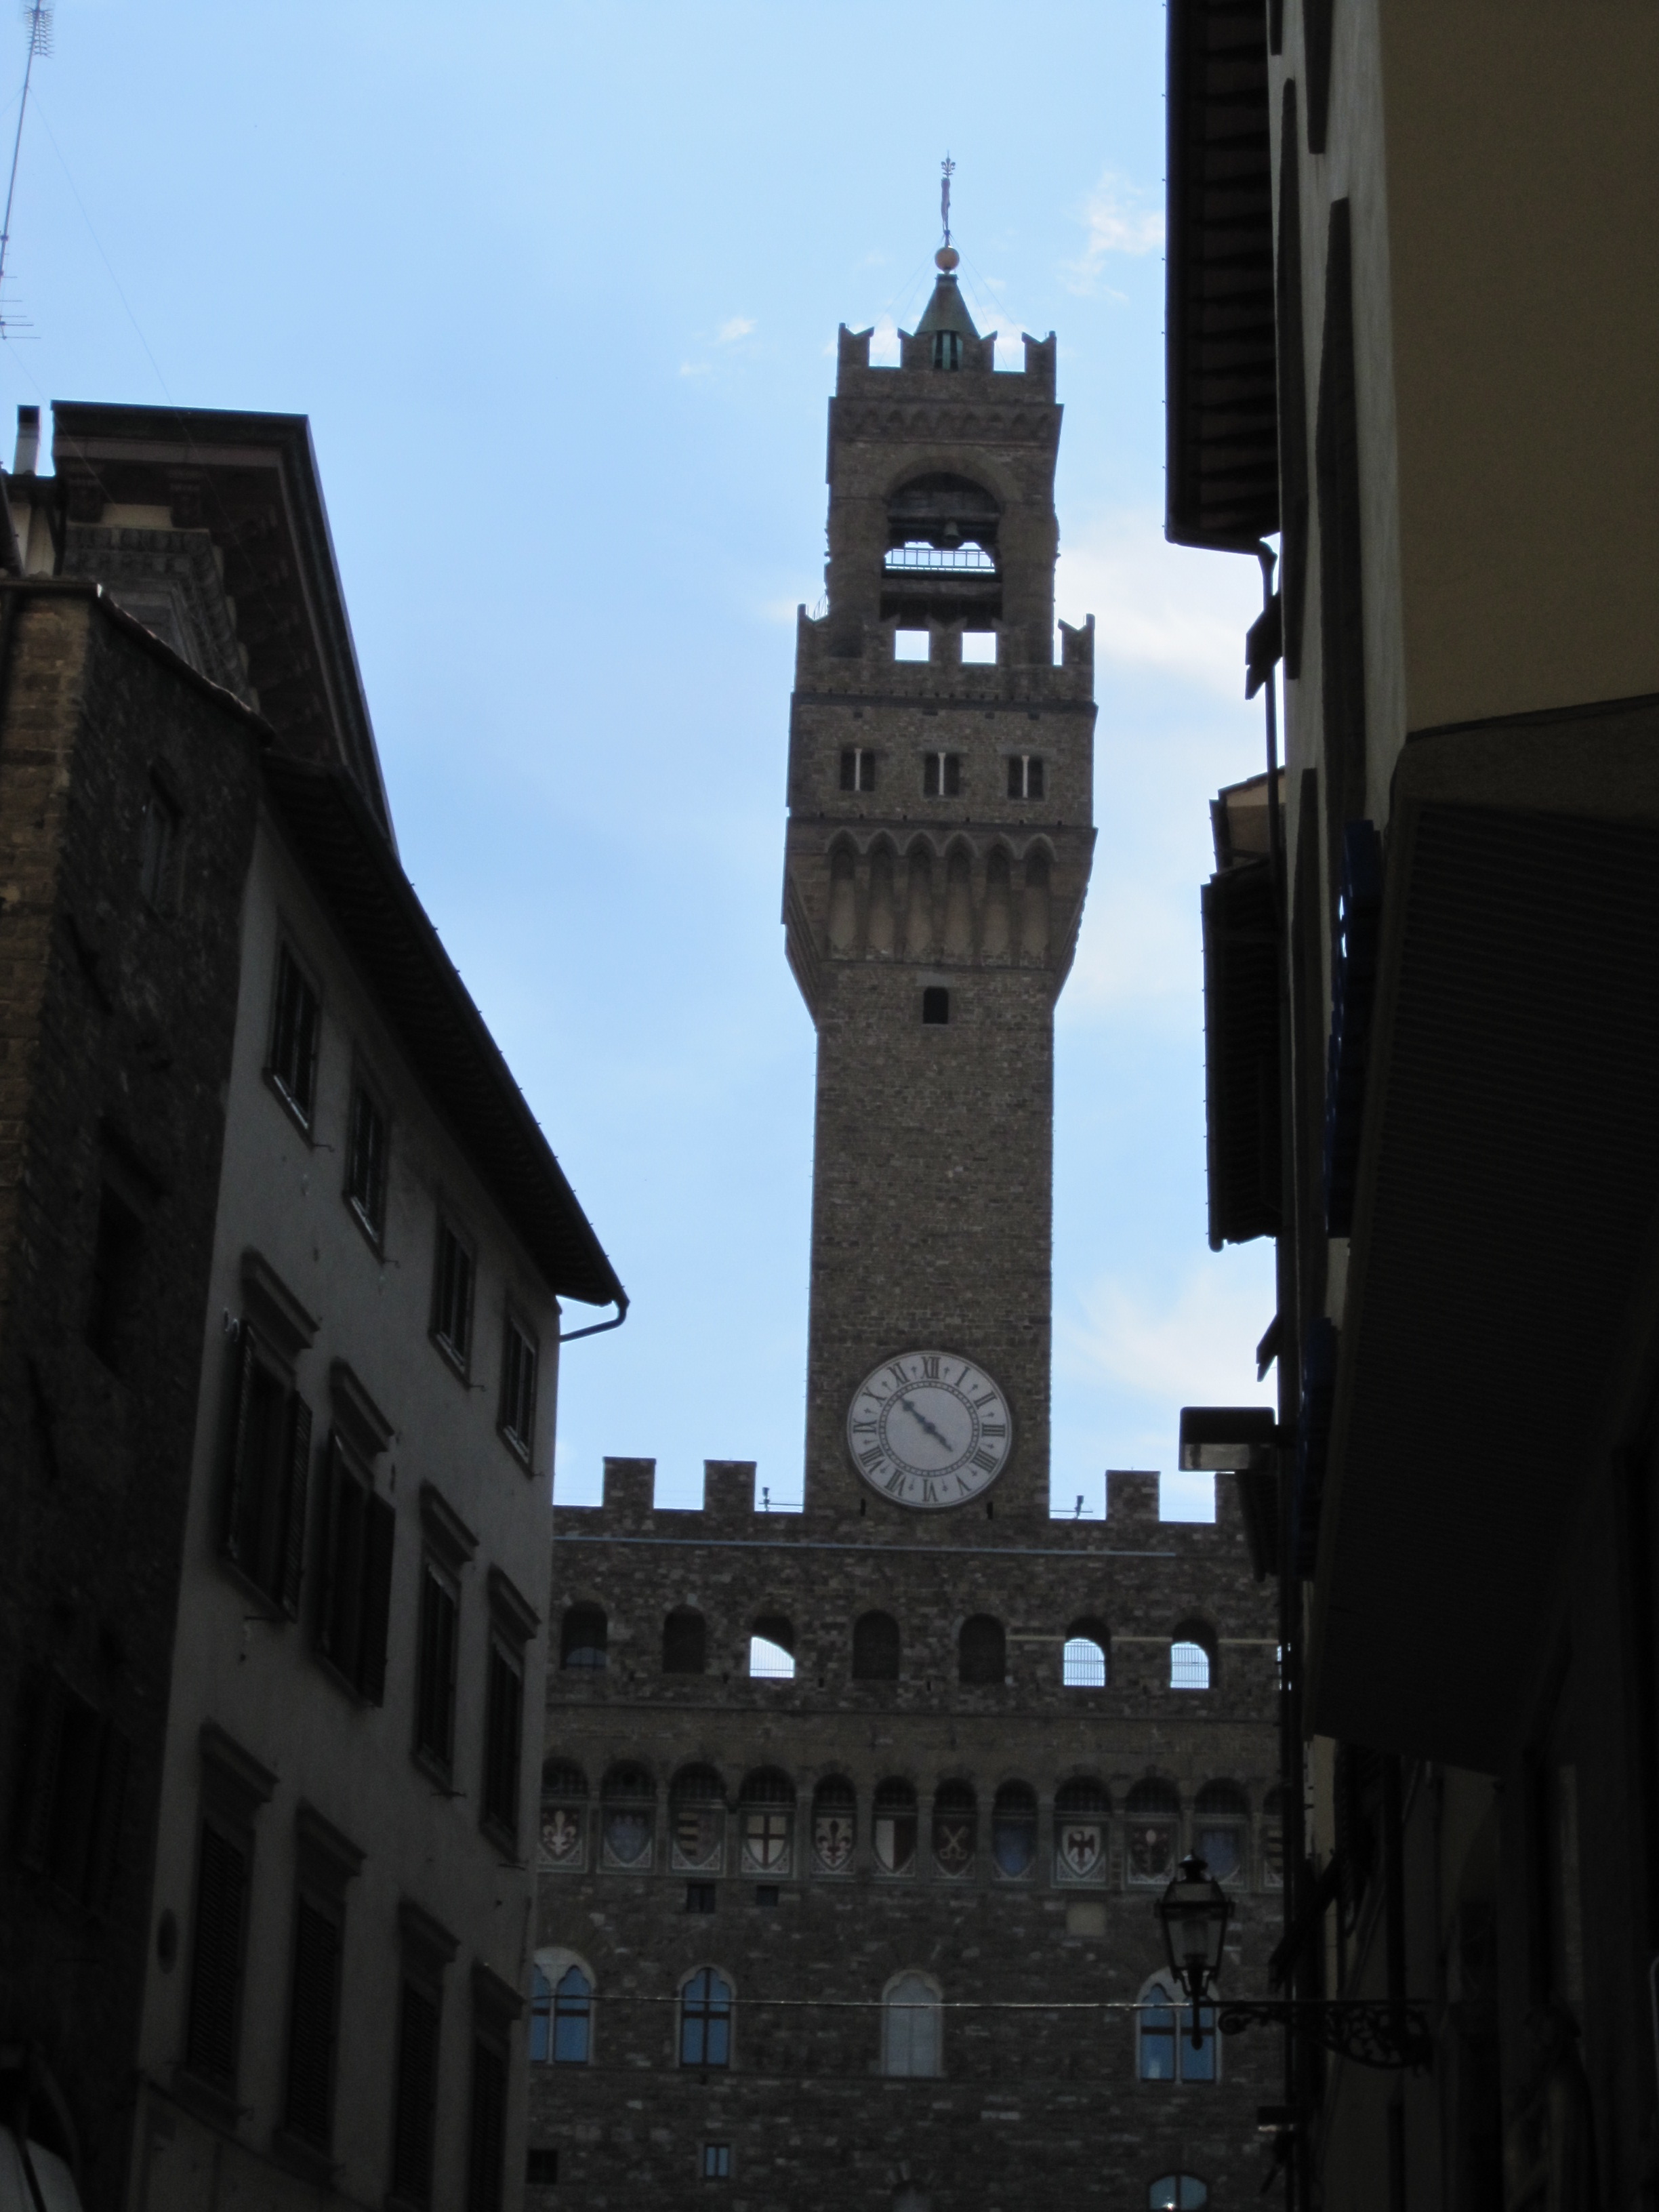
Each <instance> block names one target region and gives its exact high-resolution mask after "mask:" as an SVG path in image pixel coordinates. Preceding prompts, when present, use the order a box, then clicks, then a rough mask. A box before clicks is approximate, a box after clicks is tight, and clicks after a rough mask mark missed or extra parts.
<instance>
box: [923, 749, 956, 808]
mask: <svg viewBox="0 0 1659 2212" xmlns="http://www.w3.org/2000/svg"><path fill="white" fill-rule="evenodd" d="M921 795H922V797H923V798H924V799H958V798H960V797H961V795H962V755H961V754H960V753H925V754H924V755H923V756H922V763H921Z"/></svg>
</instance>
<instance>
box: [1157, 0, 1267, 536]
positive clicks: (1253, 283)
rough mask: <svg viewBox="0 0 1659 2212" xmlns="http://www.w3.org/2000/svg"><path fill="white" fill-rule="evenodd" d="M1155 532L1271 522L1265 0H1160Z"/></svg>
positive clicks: (1259, 532) (1240, 531)
mask: <svg viewBox="0 0 1659 2212" xmlns="http://www.w3.org/2000/svg"><path fill="white" fill-rule="evenodd" d="M1169 23H1170V52H1169V88H1168V105H1167V125H1168V131H1169V148H1168V160H1167V169H1166V173H1167V178H1168V215H1169V220H1168V234H1167V238H1166V241H1165V260H1164V285H1165V297H1164V400H1165V428H1166V435H1167V440H1168V448H1167V466H1166V472H1165V485H1164V535H1165V537H1167V538H1169V539H1170V542H1171V543H1172V544H1176V545H1196V546H1203V547H1207V548H1210V549H1212V550H1216V551H1220V552H1248V551H1251V550H1254V548H1255V545H1256V544H1257V543H1258V542H1259V540H1260V539H1261V538H1264V537H1266V536H1267V534H1268V533H1269V532H1273V531H1275V530H1277V529H1278V527H1279V428H1278V388H1277V369H1276V361H1277V345H1276V340H1275V333H1274V325H1273V163H1272V150H1271V142H1270V137H1269V130H1268V106H1267V10H1266V6H1265V0H1170V8H1169Z"/></svg>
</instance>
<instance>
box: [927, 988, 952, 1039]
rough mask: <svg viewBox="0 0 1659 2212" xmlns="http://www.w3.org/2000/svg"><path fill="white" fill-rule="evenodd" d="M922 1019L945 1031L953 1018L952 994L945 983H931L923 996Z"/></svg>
mask: <svg viewBox="0 0 1659 2212" xmlns="http://www.w3.org/2000/svg"><path fill="white" fill-rule="evenodd" d="M921 1018H922V1020H923V1021H924V1022H926V1023H927V1024H930V1025H931V1026H933V1027H937V1028H939V1029H943V1028H944V1027H945V1024H946V1023H948V1022H949V1020H950V1018H951V994H950V993H949V992H948V991H947V990H946V989H945V986H944V984H943V983H930V984H929V985H928V986H927V989H926V990H925V991H924V992H923V993H922V994H921Z"/></svg>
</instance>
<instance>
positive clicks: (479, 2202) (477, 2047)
mask: <svg viewBox="0 0 1659 2212" xmlns="http://www.w3.org/2000/svg"><path fill="white" fill-rule="evenodd" d="M506 2164H507V2054H506V2052H505V2051H501V2049H500V2048H499V2047H498V2046H497V2045H495V2044H494V2043H491V2042H488V2041H486V2040H485V2039H484V2038H483V2036H476V2037H475V2038H474V2039H473V2044H472V2111H471V2123H470V2125H469V2127H468V2130H467V2160H466V2212H501V2192H502V2188H503V2185H504V2182H505V2178H506Z"/></svg>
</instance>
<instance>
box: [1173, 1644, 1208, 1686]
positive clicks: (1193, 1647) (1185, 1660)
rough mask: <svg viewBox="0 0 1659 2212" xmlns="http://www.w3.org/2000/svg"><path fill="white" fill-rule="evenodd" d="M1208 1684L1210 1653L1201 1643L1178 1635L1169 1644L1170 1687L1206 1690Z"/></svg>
mask: <svg viewBox="0 0 1659 2212" xmlns="http://www.w3.org/2000/svg"><path fill="white" fill-rule="evenodd" d="M1209 1686H1210V1655H1209V1653H1208V1652H1207V1651H1206V1650H1205V1648H1204V1646H1203V1645H1202V1644H1198V1643H1194V1641H1193V1640H1192V1638H1189V1637H1179V1638H1176V1641H1175V1642H1174V1643H1173V1644H1171V1645H1170V1688H1171V1689H1172V1690H1207V1689H1208V1688H1209Z"/></svg>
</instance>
